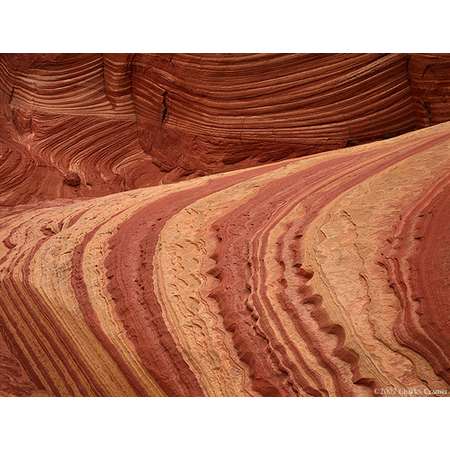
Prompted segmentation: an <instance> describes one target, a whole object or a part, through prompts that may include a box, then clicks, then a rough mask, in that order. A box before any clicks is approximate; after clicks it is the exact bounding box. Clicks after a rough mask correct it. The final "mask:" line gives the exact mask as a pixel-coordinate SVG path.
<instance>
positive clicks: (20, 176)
mask: <svg viewBox="0 0 450 450" xmlns="http://www.w3.org/2000/svg"><path fill="white" fill-rule="evenodd" d="M449 66H450V57H449V56H448V55H419V54H413V55H404V54H380V55H376V54H337V55H336V54H324V55H311V54H309V55H308V54H306V55H296V54H294V55H287V54H286V55H284V54H250V55H247V54H245V55H236V54H232V55H207V54H197V55H183V54H173V55H169V54H165V55H158V54H150V55H141V54H139V55H124V54H120V55H95V54H88V55H86V54H84V55H83V54H82V55H72V54H69V55H67V54H62V55H54V54H43V55H37V54H31V55H0V206H3V207H5V208H6V207H11V206H15V205H17V204H26V203H33V202H36V201H43V200H52V199H56V198H67V199H73V198H89V197H95V196H99V195H106V194H110V193H114V192H120V191H126V190H129V189H134V188H139V187H145V186H151V185H157V184H160V183H168V182H172V181H178V180H181V179H186V178H192V177H195V176H198V175H205V174H212V173H217V172H222V171H226V170H230V169H236V168H244V167H251V166H255V165H258V164H261V163H265V162H271V161H278V160H282V159H287V158H292V157H296V156H301V155H308V154H313V153H318V152H322V151H324V150H330V149H337V148H342V147H346V146H351V145H355V144H360V143H365V142H369V141H373V140H378V139H382V138H388V137H392V136H395V135H398V134H401V133H403V132H407V131H411V130H414V129H417V128H420V127H423V126H428V125H433V124H437V123H440V122H444V121H447V120H450V106H449V102H448V98H449V97H448V92H449V89H450V74H449V73H450V69H449ZM74 176H75V178H73V177H74ZM76 176H78V177H79V179H80V182H79V183H78V182H77V183H75V184H72V183H71V182H67V180H68V177H69V178H70V177H72V180H73V179H77V178H76Z"/></svg>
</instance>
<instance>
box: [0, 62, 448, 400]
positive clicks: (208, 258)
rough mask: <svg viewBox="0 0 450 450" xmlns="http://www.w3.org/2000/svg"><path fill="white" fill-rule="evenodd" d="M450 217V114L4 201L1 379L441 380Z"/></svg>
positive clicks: (430, 387)
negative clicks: (289, 149) (127, 185)
mask: <svg viewBox="0 0 450 450" xmlns="http://www.w3.org/2000/svg"><path fill="white" fill-rule="evenodd" d="M280 58H281V57H280ZM288 59H289V58H288ZM111 79H112V82H111V83H112V86H117V83H118V82H117V79H118V77H112V76H111ZM113 81H114V82H113ZM112 92H113V94H114V95H113V94H111V95H112V96H113V98H119V99H122V97H123V96H124V95H125V94H123V96H119V92H122V91H119V90H117V89H112ZM23 95H25V94H23ZM80 95H81V94H80ZM81 98H82V97H81V96H80V99H81ZM122 100H123V99H122ZM61 102H62V101H61ZM117 102H118V104H120V105H122V106H120V107H121V108H125V105H126V104H127V103H126V102H125V101H119V100H117ZM63 106H64V107H67V108H68V107H69V106H70V104H69V105H68V104H65V103H64V102H62V106H61V107H63ZM118 107H119V106H118ZM169 114H170V112H169ZM174 114H175V113H174ZM74 120H75V119H74ZM76 120H85V118H84V117H80V118H76ZM105 120H106V119H105ZM108 120H109V119H108ZM51 126H52V127H55V126H56V125H55V123H52V125H51ZM50 138H51V139H55V140H56V141H55V142H57V136H53V135H52V134H51V133H50V134H49V139H50ZM133 148H134V147H133ZM73 157H74V158H76V157H77V152H76V151H74V153H73ZM111 161H113V159H112V160H110V161H109V162H108V164H111ZM79 162H80V164H82V163H83V160H82V158H81V159H80V161H79ZM101 162H102V163H103V162H104V161H103V160H101ZM67 163H68V164H69V165H70V157H68V160H67ZM105 164H106V163H105ZM99 167H100V168H101V167H106V166H99ZM108 167H112V166H110V165H109V166H108ZM130 167H133V166H132V165H131V166H130ZM100 168H99V170H100ZM80 178H81V182H83V176H82V175H80ZM70 180H72V181H70ZM68 182H69V187H70V183H72V184H75V185H76V184H77V179H76V178H74V177H70V178H69V180H68ZM46 183H47V182H46V181H43V184H46ZM69 187H68V188H69ZM449 227H450V123H444V124H441V125H436V126H433V127H429V128H426V129H424V130H420V131H415V132H411V133H407V134H405V135H402V136H399V137H395V138H391V139H388V140H384V141H380V142H376V143H370V144H364V145H360V146H355V147H352V148H346V149H340V150H334V151H329V152H325V153H320V154H317V155H311V156H306V157H301V158H295V159H291V160H288V161H281V162H276V163H271V164H266V165H261V166H259V167H255V168H248V169H242V170H237V171H232V172H227V173H223V174H217V175H211V176H206V177H200V178H196V179H194V180H188V181H182V182H179V183H172V184H167V185H161V186H154V187H147V188H140V189H132V190H128V191H126V192H122V193H116V194H112V195H105V196H99V197H97V198H92V199H78V200H73V199H72V200H67V199H62V198H61V199H57V200H53V201H47V202H41V203H38V204H34V205H21V206H16V207H14V208H10V209H7V210H4V213H3V217H2V218H1V219H0V298H1V302H0V327H1V328H0V331H1V336H2V338H3V340H1V341H0V392H1V393H2V394H3V395H45V394H48V395H83V396H89V395H97V396H107V395H113V396H117V395H155V396H159V395H171V396H192V395H194V396H197V395H211V396H260V395H263V396H268V395H269V396H272V395H273V396H322V395H323V396H326V395H331V396H335V395H338V396H342V395H352V396H370V395H386V392H391V395H397V394H398V395H401V393H402V392H404V391H405V390H406V391H407V390H408V389H409V390H410V391H411V390H413V391H414V392H415V393H419V394H420V393H422V394H423V393H426V395H428V394H427V393H431V392H433V393H436V392H437V393H442V394H444V395H445V393H446V392H448V389H449V384H450V346H449V345H448V344H449V341H450V326H449V325H450V324H449V321H450V283H449V277H448V275H449V268H450V252H449V249H450V241H449V236H450V228H449ZM387 389H391V390H392V391H388V390H387Z"/></svg>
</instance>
